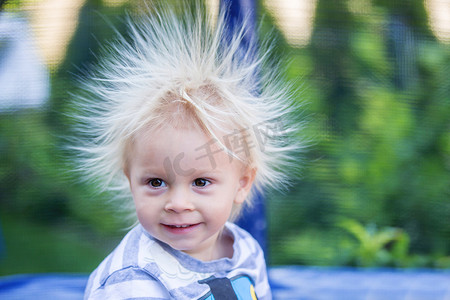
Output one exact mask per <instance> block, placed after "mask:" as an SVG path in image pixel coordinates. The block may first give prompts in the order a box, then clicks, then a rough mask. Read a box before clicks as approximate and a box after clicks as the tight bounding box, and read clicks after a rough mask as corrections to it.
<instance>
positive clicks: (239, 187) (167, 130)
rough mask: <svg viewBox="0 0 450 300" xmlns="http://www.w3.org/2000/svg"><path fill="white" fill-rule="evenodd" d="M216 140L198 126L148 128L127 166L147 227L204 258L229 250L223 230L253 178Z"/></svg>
mask: <svg viewBox="0 0 450 300" xmlns="http://www.w3.org/2000/svg"><path fill="white" fill-rule="evenodd" d="M211 142H212V138H210V137H208V136H206V135H205V134H204V133H203V132H202V131H201V130H199V129H186V128H184V129H183V128H173V127H172V126H170V125H169V126H165V127H164V128H162V129H159V130H157V131H155V132H151V131H150V132H144V133H143V134H140V135H139V136H138V137H137V138H136V141H135V143H134V144H133V149H132V151H131V153H130V155H129V160H128V166H127V170H126V175H127V177H128V179H129V182H130V187H131V192H132V195H133V199H134V203H135V206H136V212H137V216H138V219H139V222H140V223H141V224H142V226H143V227H144V228H145V229H146V230H147V231H148V232H149V233H150V234H151V235H152V236H153V237H155V238H157V239H159V240H160V241H162V242H165V243H167V244H169V245H170V246H171V247H173V248H174V249H177V250H181V251H184V252H186V253H188V254H190V255H191V256H193V257H196V258H198V259H201V260H211V259H216V258H219V257H221V256H223V253H229V250H230V249H223V248H224V247H225V246H224V245H226V243H224V241H222V240H221V239H222V238H224V237H223V236H222V235H220V232H221V230H222V228H223V225H224V224H225V222H226V221H227V220H228V218H229V216H230V214H231V211H232V208H233V206H234V205H235V204H242V202H243V201H244V200H245V198H246V196H247V194H248V192H249V190H250V188H251V185H252V183H253V179H254V172H253V171H251V170H248V169H246V168H244V167H243V164H242V163H241V162H240V161H238V160H237V159H236V158H233V159H230V156H229V155H228V154H227V153H226V152H225V151H223V150H220V148H219V147H218V145H217V144H215V143H214V144H213V145H212V144H211ZM208 150H211V152H208ZM227 251H228V252H227ZM220 253H222V254H220Z"/></svg>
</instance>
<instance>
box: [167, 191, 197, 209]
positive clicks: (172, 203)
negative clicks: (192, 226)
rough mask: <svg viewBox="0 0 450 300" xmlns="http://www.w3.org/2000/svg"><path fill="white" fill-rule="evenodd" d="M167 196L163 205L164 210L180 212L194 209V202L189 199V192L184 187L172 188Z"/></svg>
mask: <svg viewBox="0 0 450 300" xmlns="http://www.w3.org/2000/svg"><path fill="white" fill-rule="evenodd" d="M168 196H169V198H168V200H167V202H166V205H165V207H164V208H165V210H166V211H170V212H175V213H181V212H185V211H192V210H194V209H195V206H194V204H193V203H192V201H191V200H190V193H189V191H187V190H186V189H183V188H176V189H173V190H172V191H171V192H170V193H169V195H168Z"/></svg>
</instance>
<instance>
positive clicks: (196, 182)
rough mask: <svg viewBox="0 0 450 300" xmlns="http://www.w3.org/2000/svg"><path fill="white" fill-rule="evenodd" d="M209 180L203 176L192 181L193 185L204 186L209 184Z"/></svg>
mask: <svg viewBox="0 0 450 300" xmlns="http://www.w3.org/2000/svg"><path fill="white" fill-rule="evenodd" d="M210 183H211V182H210V181H209V180H208V179H205V178H197V179H195V180H194V182H193V183H192V185H193V186H197V187H204V186H207V185H208V184H210Z"/></svg>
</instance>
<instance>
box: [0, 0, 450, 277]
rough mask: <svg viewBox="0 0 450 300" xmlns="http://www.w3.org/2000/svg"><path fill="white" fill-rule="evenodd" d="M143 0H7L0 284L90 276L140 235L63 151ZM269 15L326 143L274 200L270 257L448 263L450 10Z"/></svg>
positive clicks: (287, 0)
mask: <svg viewBox="0 0 450 300" xmlns="http://www.w3.org/2000/svg"><path fill="white" fill-rule="evenodd" d="M138 2H139V1H126V0H122V1H119V0H115V1H114V0H108V1H106V0H103V1H101V0H40V1H32V0H11V1H6V2H5V1H1V3H2V11H1V12H0V275H9V274H17V273H34V272H82V273H85V272H90V271H92V270H93V269H94V268H95V267H96V266H97V265H98V264H99V263H100V261H101V260H102V259H103V258H104V257H105V256H106V255H107V254H108V253H109V252H110V251H111V250H112V249H113V248H114V247H115V245H116V244H117V243H118V241H119V240H120V239H121V237H122V236H123V235H124V234H125V232H126V231H127V226H129V225H130V224H127V223H125V222H124V221H123V218H122V216H121V214H120V212H117V211H115V210H114V209H113V207H112V206H111V205H109V204H108V199H109V196H108V195H106V194H100V195H98V194H97V193H96V187H95V186H93V185H89V184H87V183H83V184H82V183H80V181H79V180H77V178H76V175H75V174H73V173H72V172H71V167H70V166H69V164H68V160H69V159H70V153H67V152H66V151H64V145H65V137H67V136H70V135H71V134H73V133H72V132H71V130H70V125H71V122H72V121H71V120H70V119H69V118H68V117H67V114H68V113H70V112H71V110H72V109H73V99H72V97H71V95H70V93H76V91H77V88H78V87H77V82H76V78H77V76H78V75H80V73H81V70H83V69H86V68H89V67H90V66H92V65H94V64H95V63H96V62H97V59H98V55H99V51H100V45H102V44H104V43H105V41H108V40H110V39H111V38H112V37H113V36H114V29H113V28H116V29H117V30H118V31H120V32H124V30H125V28H124V24H123V17H124V15H125V12H126V11H129V12H133V11H136V10H139V9H140V8H139V5H138V4H137V3H138ZM205 4H206V9H208V10H210V12H211V13H213V14H217V11H218V1H214V0H207V1H206V3H205ZM258 16H259V19H260V20H261V21H260V22H262V23H261V24H262V26H261V28H260V30H261V31H260V34H261V35H267V34H270V35H272V36H273V38H275V39H276V44H277V47H276V49H275V55H277V56H280V57H281V56H282V57H285V58H287V62H286V65H285V67H286V68H287V74H286V77H287V78H288V79H290V80H294V82H295V83H296V84H297V85H298V86H299V87H300V89H299V92H298V93H297V94H296V97H297V98H298V101H302V102H304V101H305V102H307V103H308V105H307V106H305V107H304V111H302V112H299V114H300V113H302V114H304V115H307V116H309V119H310V124H309V127H308V128H307V133H306V135H307V136H308V137H310V138H311V139H312V140H313V141H314V143H313V145H312V146H311V147H310V149H309V151H308V152H307V153H306V154H305V157H304V159H303V161H301V162H299V163H301V164H303V168H302V177H301V178H300V179H299V180H297V181H296V184H295V185H294V186H293V188H292V189H291V191H290V192H288V193H285V194H279V193H270V194H268V195H267V199H266V205H267V218H268V224H269V225H268V253H267V256H268V262H269V264H270V265H271V266H275V265H286V264H288V265H293V264H295V265H314V266H359V267H399V268H423V267H427V268H450V77H449V74H450V1H449V0H424V1H420V0H403V1H398V0H394V1H393V0H341V1H327V0H259V1H258ZM273 28H275V29H273Z"/></svg>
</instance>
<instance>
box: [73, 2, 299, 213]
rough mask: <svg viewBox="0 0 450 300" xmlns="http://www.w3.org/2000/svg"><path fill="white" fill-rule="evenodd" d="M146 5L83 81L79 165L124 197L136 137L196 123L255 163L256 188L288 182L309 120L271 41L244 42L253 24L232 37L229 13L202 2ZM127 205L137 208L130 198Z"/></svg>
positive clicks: (127, 194)
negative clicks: (211, 12)
mask: <svg viewBox="0 0 450 300" xmlns="http://www.w3.org/2000/svg"><path fill="white" fill-rule="evenodd" d="M148 10H149V12H147V13H145V14H143V15H142V16H140V17H137V18H134V17H129V18H128V22H127V23H128V28H129V36H128V37H127V38H125V37H123V36H121V35H119V36H118V37H117V39H116V40H115V41H114V42H112V43H111V44H109V45H108V46H107V47H105V50H106V54H107V56H106V57H107V58H105V59H103V60H102V61H101V63H100V65H99V66H98V68H97V69H96V71H94V72H92V73H91V74H89V76H88V77H89V79H86V80H84V82H83V87H84V90H85V93H84V94H83V95H82V96H79V97H78V99H77V103H78V108H79V109H78V112H79V113H78V115H77V116H76V118H77V120H78V121H79V122H78V124H79V126H78V127H77V128H78V132H79V133H80V136H81V138H80V139H79V140H78V141H77V146H76V147H75V148H76V150H77V151H78V153H79V156H78V158H79V159H78V161H77V165H78V166H79V170H81V171H83V172H84V173H85V174H87V177H86V178H87V179H89V180H96V182H97V183H99V184H101V185H102V187H103V189H104V190H109V191H112V192H113V194H114V195H116V197H115V198H116V199H123V197H126V198H130V197H131V195H130V192H129V185H128V181H127V178H126V176H125V175H124V171H125V169H126V167H127V153H128V151H129V149H130V147H131V145H132V143H133V139H134V138H136V135H137V134H138V133H139V132H141V131H142V130H149V129H157V128H159V127H161V126H163V125H164V124H171V123H172V124H174V125H180V124H189V123H190V124H192V125H195V126H199V128H201V129H202V130H203V131H204V132H205V133H206V134H208V135H209V136H210V137H211V140H212V141H214V142H216V143H217V144H218V145H220V147H221V149H222V150H223V151H226V152H227V153H228V154H229V155H230V157H233V158H234V159H239V160H241V161H242V162H243V163H244V164H245V165H246V166H247V167H249V168H254V169H255V170H256V179H255V183H254V187H255V188H256V189H266V188H271V187H272V188H277V189H279V188H281V189H283V188H285V187H287V186H288V183H289V182H290V180H289V178H290V177H291V176H290V175H289V174H287V173H286V169H288V168H290V167H292V166H293V165H296V164H298V162H297V161H296V160H297V158H296V156H295V155H294V154H295V153H296V152H298V150H299V149H301V148H302V147H303V145H302V143H300V142H299V138H298V132H299V129H300V128H301V127H302V126H301V124H300V123H298V122H297V123H295V124H294V123H293V122H291V118H290V116H291V115H292V113H293V112H294V111H295V110H296V109H297V107H296V105H293V104H294V102H293V99H292V98H293V97H292V93H291V92H290V89H289V88H288V86H287V84H286V82H285V81H284V80H283V78H282V76H280V75H279V73H278V72H277V70H278V69H279V68H278V67H277V64H276V63H274V61H273V60H271V59H270V55H269V50H270V45H269V43H265V42H263V43H262V44H261V45H260V46H259V48H258V49H257V48H256V47H255V45H256V42H255V41H251V42H250V45H253V46H250V47H248V48H247V49H245V48H243V47H241V43H242V41H243V39H244V36H245V34H246V32H245V29H244V28H245V26H242V27H239V28H237V29H236V30H235V31H234V32H231V33H230V30H229V28H227V26H226V20H225V16H224V15H223V14H219V16H218V19H217V20H214V22H213V20H211V17H210V16H208V15H207V14H206V13H204V10H202V9H200V7H199V5H197V6H195V8H189V7H186V6H185V7H183V9H182V12H181V13H177V12H176V11H175V10H174V9H171V8H168V7H167V6H166V7H159V8H158V9H156V10H154V11H151V10H152V9H148ZM244 25H245V24H244ZM262 49H265V50H262ZM218 133H220V134H219V135H218ZM157 142H158V141H155V143H157ZM251 197H252V196H251V195H250V196H249V197H248V199H247V200H246V204H247V205H250V204H251ZM119 203H129V204H130V206H129V207H128V208H129V209H130V211H133V206H132V201H120V202H119ZM235 216H236V214H234V216H233V218H234V217H235Z"/></svg>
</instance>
